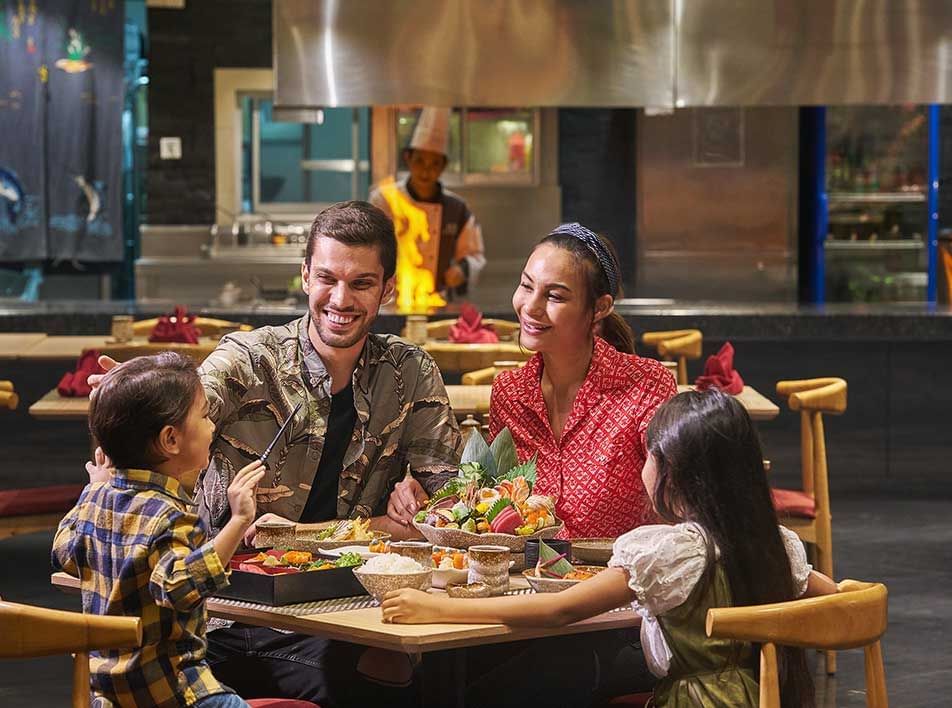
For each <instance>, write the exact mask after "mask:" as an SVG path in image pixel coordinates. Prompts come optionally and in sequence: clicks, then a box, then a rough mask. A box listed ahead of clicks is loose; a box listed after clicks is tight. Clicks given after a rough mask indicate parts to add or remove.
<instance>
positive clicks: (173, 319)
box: [149, 305, 201, 344]
mask: <svg viewBox="0 0 952 708" xmlns="http://www.w3.org/2000/svg"><path fill="white" fill-rule="evenodd" d="M200 334H201V332H200V331H199V329H198V327H196V326H195V315H190V314H189V313H188V310H186V309H185V306H184V305H176V306H175V312H174V313H172V314H171V315H162V316H161V317H160V318H159V321H158V322H157V323H156V324H155V327H154V328H153V329H152V334H150V335H149V341H150V342H178V343H181V344H198V337H199V335H200Z"/></svg>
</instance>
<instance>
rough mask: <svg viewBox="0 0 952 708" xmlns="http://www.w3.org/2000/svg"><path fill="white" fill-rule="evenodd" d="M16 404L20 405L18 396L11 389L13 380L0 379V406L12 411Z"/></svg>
mask: <svg viewBox="0 0 952 708" xmlns="http://www.w3.org/2000/svg"><path fill="white" fill-rule="evenodd" d="M18 405H20V397H19V396H18V395H17V392H16V391H14V390H13V382H12V381H0V408H6V409H8V410H11V411H12V410H16V407H17V406H18Z"/></svg>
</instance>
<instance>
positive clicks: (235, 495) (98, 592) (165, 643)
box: [53, 352, 264, 708]
mask: <svg viewBox="0 0 952 708" xmlns="http://www.w3.org/2000/svg"><path fill="white" fill-rule="evenodd" d="M89 427H90V431H91V432H92V434H93V436H94V437H95V438H96V439H97V440H98V441H99V442H100V444H101V445H102V450H103V452H104V453H105V454H106V455H108V456H109V457H110V458H111V459H112V461H113V462H114V463H115V465H116V470H115V471H114V472H113V473H112V474H111V475H108V476H107V477H106V478H102V477H100V476H98V475H96V476H94V475H93V474H90V484H89V485H88V486H87V487H86V488H85V489H84V490H83V493H82V495H81V496H80V498H79V501H78V502H77V503H76V506H75V507H73V509H72V510H71V511H70V512H69V513H68V514H67V515H66V516H65V517H64V518H63V520H62V521H61V522H60V525H59V528H58V529H57V532H56V536H55V538H54V540H53V567H54V568H55V569H57V570H65V571H66V572H67V573H70V574H71V575H76V576H78V577H80V578H81V579H82V583H81V587H82V594H83V611H84V612H89V613H92V614H99V615H124V616H127V617H140V618H141V619H142V645H141V646H140V647H137V648H134V649H128V650H122V651H108V652H93V653H92V654H91V655H90V660H89V665H90V666H89V668H90V679H91V684H92V690H93V692H94V693H95V694H97V695H101V696H104V697H106V698H107V699H109V700H110V701H111V702H112V703H113V704H115V705H117V706H123V707H128V706H170V707H171V706H181V705H189V706H195V707H196V708H242V707H244V708H247V705H248V704H247V703H245V701H243V700H242V699H241V698H239V697H238V696H236V695H235V694H234V693H232V692H231V691H230V689H228V688H226V687H225V686H223V685H222V684H221V683H219V682H218V681H217V680H216V679H215V677H214V676H213V675H212V672H211V669H210V668H209V667H208V664H207V662H206V660H205V654H206V647H207V644H206V640H205V598H206V597H207V596H209V595H211V594H213V593H214V592H215V591H216V590H218V589H220V588H222V587H224V586H225V585H227V584H228V577H227V575H226V572H225V568H226V567H227V566H228V562H229V560H231V557H232V555H233V554H234V552H235V549H236V548H237V547H238V544H239V542H240V541H241V537H242V534H243V533H244V531H245V530H246V529H247V528H248V526H249V525H250V524H251V522H252V521H253V520H254V518H255V497H254V494H255V488H256V485H257V484H258V482H259V481H260V480H261V477H262V476H263V475H264V467H263V465H262V463H261V462H260V461H257V460H256V461H255V462H252V463H251V464H249V465H247V466H246V467H244V468H242V469H241V470H240V471H239V472H238V473H237V474H236V475H235V478H234V480H233V481H232V482H231V484H230V485H229V487H228V503H229V506H230V508H231V519H230V520H229V521H228V523H227V524H225V526H224V528H223V529H222V530H221V532H220V533H219V534H218V535H217V536H216V537H215V539H214V540H207V539H206V530H205V527H204V525H203V524H202V523H201V522H200V521H199V519H198V517H197V516H196V515H195V511H194V508H193V502H192V492H193V490H194V488H195V482H196V480H197V478H198V474H199V472H200V471H201V470H202V469H204V468H205V467H207V466H208V450H209V446H210V444H211V441H212V435H213V434H214V425H213V424H212V422H211V421H210V420H209V418H208V401H207V400H206V398H205V389H204V388H203V387H202V385H201V382H200V381H199V378H198V373H197V372H196V370H195V364H194V363H193V362H192V361H191V359H188V358H187V357H185V356H183V355H181V354H176V353H173V352H164V353H162V354H157V355H155V356H147V357H139V358H136V359H132V360H131V361H129V362H126V363H125V364H122V365H121V366H118V367H116V368H114V369H113V370H112V371H110V372H109V373H107V374H106V375H105V377H103V380H102V383H101V384H100V385H99V388H98V391H97V393H96V395H95V397H93V399H92V400H91V401H90V410H89ZM97 458H100V459H99V461H100V462H102V459H101V457H100V455H97Z"/></svg>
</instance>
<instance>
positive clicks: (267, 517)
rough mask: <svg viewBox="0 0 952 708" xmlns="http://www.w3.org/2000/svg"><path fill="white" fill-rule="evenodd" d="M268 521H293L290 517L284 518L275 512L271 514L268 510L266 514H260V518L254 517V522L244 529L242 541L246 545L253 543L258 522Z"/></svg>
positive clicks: (291, 522)
mask: <svg viewBox="0 0 952 708" xmlns="http://www.w3.org/2000/svg"><path fill="white" fill-rule="evenodd" d="M269 521H281V522H284V523H286V524H293V523H294V522H293V521H291V519H285V518H284V517H283V516H278V515H277V514H272V513H270V512H269V513H267V514H262V515H261V518H259V519H255V522H254V523H253V524H251V526H249V527H248V529H247V531H245V537H244V541H245V545H246V546H253V545H254V542H255V536H256V535H257V533H258V524H262V523H268V522H269Z"/></svg>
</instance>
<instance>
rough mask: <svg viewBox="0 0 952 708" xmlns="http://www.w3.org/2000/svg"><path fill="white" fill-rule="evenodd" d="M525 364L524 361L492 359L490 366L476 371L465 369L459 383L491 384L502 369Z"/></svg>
mask: <svg viewBox="0 0 952 708" xmlns="http://www.w3.org/2000/svg"><path fill="white" fill-rule="evenodd" d="M523 364H525V362H524V361H494V362H493V365H492V366H487V367H486V368H485V369H477V370H476V371H467V372H466V373H465V374H463V375H462V376H461V377H460V383H461V384H463V385H464V386H479V385H480V384H491V383H492V382H493V381H495V380H496V377H497V376H499V374H501V373H502V372H503V371H511V370H513V369H518V368H519V367H520V366H522V365H523Z"/></svg>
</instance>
